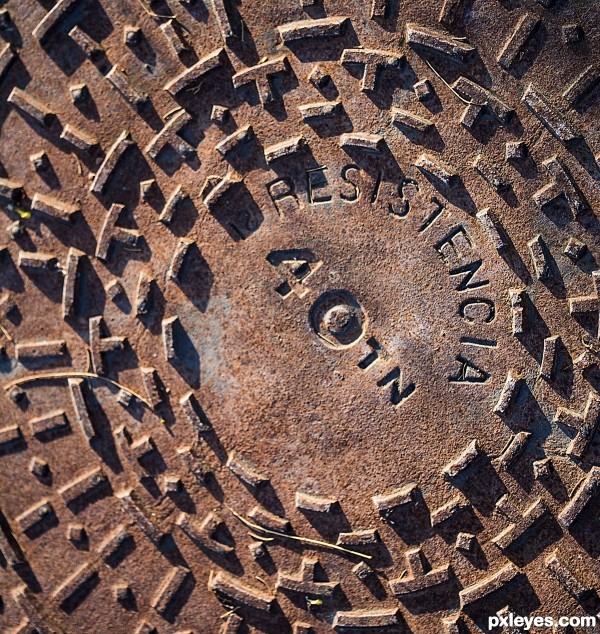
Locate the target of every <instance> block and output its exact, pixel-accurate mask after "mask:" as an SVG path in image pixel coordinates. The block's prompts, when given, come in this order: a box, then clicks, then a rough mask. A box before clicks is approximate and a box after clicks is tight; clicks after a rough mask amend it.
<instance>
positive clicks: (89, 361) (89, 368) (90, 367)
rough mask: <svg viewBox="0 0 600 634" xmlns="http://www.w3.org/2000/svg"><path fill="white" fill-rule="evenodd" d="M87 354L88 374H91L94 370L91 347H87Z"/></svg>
mask: <svg viewBox="0 0 600 634" xmlns="http://www.w3.org/2000/svg"><path fill="white" fill-rule="evenodd" d="M85 354H86V357H87V360H88V364H87V369H86V372H91V371H92V370H93V369H94V359H93V358H92V351H91V349H90V347H89V346H86V347H85Z"/></svg>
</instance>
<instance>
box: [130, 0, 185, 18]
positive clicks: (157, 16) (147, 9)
mask: <svg viewBox="0 0 600 634" xmlns="http://www.w3.org/2000/svg"><path fill="white" fill-rule="evenodd" d="M137 1H138V4H139V5H140V7H142V9H144V11H145V12H146V13H147V14H148V15H149V16H151V17H153V18H166V19H167V20H172V19H173V18H175V19H177V18H176V16H174V15H161V14H160V13H155V12H154V11H151V10H150V9H149V8H148V7H147V6H146V5H145V4H144V3H143V2H142V0H137Z"/></svg>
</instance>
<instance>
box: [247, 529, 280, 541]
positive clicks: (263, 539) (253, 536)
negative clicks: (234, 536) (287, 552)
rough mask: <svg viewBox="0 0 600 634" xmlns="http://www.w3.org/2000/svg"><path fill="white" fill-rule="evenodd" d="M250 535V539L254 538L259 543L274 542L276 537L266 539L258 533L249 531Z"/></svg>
mask: <svg viewBox="0 0 600 634" xmlns="http://www.w3.org/2000/svg"><path fill="white" fill-rule="evenodd" d="M248 535H250V537H252V539H256V540H258V541H259V542H273V541H275V538H274V537H265V536H264V535H257V534H256V533H252V532H251V531H248Z"/></svg>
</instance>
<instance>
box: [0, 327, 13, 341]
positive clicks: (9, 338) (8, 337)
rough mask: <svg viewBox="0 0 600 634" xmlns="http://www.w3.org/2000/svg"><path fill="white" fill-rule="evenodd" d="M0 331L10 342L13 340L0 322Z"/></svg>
mask: <svg viewBox="0 0 600 634" xmlns="http://www.w3.org/2000/svg"><path fill="white" fill-rule="evenodd" d="M0 331H2V334H3V335H4V336H5V337H6V338H7V339H8V340H9V341H10V342H11V343H12V342H13V341H14V340H13V338H12V337H11V336H10V335H9V334H8V331H7V330H6V328H5V327H4V326H3V325H2V324H0Z"/></svg>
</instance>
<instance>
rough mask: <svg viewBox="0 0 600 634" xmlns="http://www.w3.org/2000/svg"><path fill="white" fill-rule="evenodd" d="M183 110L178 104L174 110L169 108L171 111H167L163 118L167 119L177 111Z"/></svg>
mask: <svg viewBox="0 0 600 634" xmlns="http://www.w3.org/2000/svg"><path fill="white" fill-rule="evenodd" d="M181 110H183V108H182V107H181V106H178V107H177V108H173V110H169V112H167V114H166V115H165V116H164V117H163V119H164V120H165V121H166V120H167V119H168V118H169V117H170V116H171V115H174V114H175V113H176V112H180V111H181Z"/></svg>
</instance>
